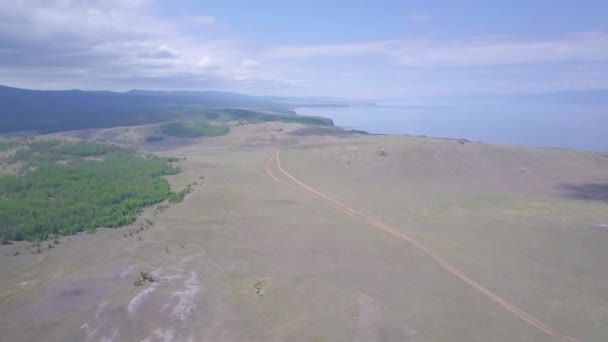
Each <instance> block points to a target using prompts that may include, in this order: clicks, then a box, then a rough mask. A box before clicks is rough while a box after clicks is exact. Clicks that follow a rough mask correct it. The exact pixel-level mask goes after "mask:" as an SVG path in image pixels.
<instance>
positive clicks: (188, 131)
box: [160, 121, 230, 138]
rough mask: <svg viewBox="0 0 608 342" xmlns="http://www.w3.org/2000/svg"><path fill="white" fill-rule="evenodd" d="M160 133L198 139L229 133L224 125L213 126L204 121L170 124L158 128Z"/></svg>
mask: <svg viewBox="0 0 608 342" xmlns="http://www.w3.org/2000/svg"><path fill="white" fill-rule="evenodd" d="M160 131H161V132H162V133H163V134H165V135H169V136H173V137H179V138H200V137H215V136H220V135H226V134H228V132H229V131H230V129H229V128H228V126H226V125H213V124H209V123H206V122H204V121H197V122H192V121H185V122H171V123H166V124H163V125H161V126H160Z"/></svg>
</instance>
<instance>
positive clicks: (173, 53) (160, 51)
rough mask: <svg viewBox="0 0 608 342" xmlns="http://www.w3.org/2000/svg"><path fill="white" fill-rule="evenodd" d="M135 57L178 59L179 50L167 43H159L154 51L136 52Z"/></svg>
mask: <svg viewBox="0 0 608 342" xmlns="http://www.w3.org/2000/svg"><path fill="white" fill-rule="evenodd" d="M137 57H139V58H151V59H178V58H179V52H177V50H174V49H172V48H170V47H168V46H167V45H161V46H159V47H158V48H157V49H155V50H154V51H150V52H146V51H144V52H138V53H137Z"/></svg>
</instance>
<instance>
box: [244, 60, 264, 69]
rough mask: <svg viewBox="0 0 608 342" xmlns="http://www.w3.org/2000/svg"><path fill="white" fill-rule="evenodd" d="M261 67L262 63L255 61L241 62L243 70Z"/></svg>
mask: <svg viewBox="0 0 608 342" xmlns="http://www.w3.org/2000/svg"><path fill="white" fill-rule="evenodd" d="M259 65H260V62H258V61H256V60H253V59H244V60H242V61H241V67H243V68H255V67H257V66H259Z"/></svg>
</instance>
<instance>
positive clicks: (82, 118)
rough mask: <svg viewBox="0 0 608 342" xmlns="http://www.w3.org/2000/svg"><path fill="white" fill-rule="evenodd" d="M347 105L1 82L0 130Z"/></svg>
mask: <svg viewBox="0 0 608 342" xmlns="http://www.w3.org/2000/svg"><path fill="white" fill-rule="evenodd" d="M331 104H337V105H343V104H345V102H344V100H337V99H330V98H326V99H324V98H281V97H272V96H251V95H242V94H237V93H229V92H218V91H203V92H189V91H175V92H166V91H144V90H131V91H128V92H124V93H120V92H110V91H81V90H65V91H41V90H26V89H18V88H11V87H6V86H0V133H1V132H17V131H30V130H31V131H39V132H42V133H48V132H57V131H67V130H74V129H82V128H104V127H114V126H128V125H137V124H146V123H154V122H160V121H166V120H173V119H176V117H179V116H180V115H188V114H191V113H193V112H195V111H197V110H198V109H201V108H206V109H208V108H229V107H230V108H248V109H258V110H273V111H281V112H289V111H290V110H291V109H292V108H294V107H297V106H306V105H331Z"/></svg>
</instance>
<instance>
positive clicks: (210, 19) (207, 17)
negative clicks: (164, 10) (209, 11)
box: [190, 15, 217, 25]
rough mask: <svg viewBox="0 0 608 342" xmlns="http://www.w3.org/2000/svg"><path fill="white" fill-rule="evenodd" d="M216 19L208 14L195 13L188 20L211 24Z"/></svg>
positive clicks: (195, 22)
mask: <svg viewBox="0 0 608 342" xmlns="http://www.w3.org/2000/svg"><path fill="white" fill-rule="evenodd" d="M216 21H217V20H216V19H215V17H212V16H210V15H197V16H193V17H191V18H190V22H191V23H193V24H196V25H212V24H215V22H216Z"/></svg>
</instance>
